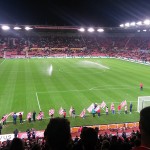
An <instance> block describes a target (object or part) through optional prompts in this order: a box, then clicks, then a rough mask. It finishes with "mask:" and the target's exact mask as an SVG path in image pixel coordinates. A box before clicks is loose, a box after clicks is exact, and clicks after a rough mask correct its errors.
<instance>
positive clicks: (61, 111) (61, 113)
mask: <svg viewBox="0 0 150 150" xmlns="http://www.w3.org/2000/svg"><path fill="white" fill-rule="evenodd" d="M63 111H64V110H63V109H62V107H60V109H59V114H60V115H63Z"/></svg>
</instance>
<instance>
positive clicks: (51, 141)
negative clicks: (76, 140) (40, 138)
mask: <svg viewBox="0 0 150 150" xmlns="http://www.w3.org/2000/svg"><path fill="white" fill-rule="evenodd" d="M44 137H45V139H46V144H47V145H48V147H49V149H50V150H68V149H70V143H71V133H70V122H69V121H68V120H67V119H65V118H51V119H50V122H49V124H48V125H47V128H46V129H45V132H44Z"/></svg>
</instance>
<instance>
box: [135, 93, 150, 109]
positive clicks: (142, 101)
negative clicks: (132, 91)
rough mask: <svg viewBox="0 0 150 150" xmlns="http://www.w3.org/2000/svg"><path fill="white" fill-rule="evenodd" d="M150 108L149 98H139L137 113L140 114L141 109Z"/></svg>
mask: <svg viewBox="0 0 150 150" xmlns="http://www.w3.org/2000/svg"><path fill="white" fill-rule="evenodd" d="M147 106H150V96H139V97H138V105H137V111H138V112H140V111H141V110H142V109H143V108H145V107H147Z"/></svg>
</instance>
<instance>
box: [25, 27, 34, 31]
mask: <svg viewBox="0 0 150 150" xmlns="http://www.w3.org/2000/svg"><path fill="white" fill-rule="evenodd" d="M31 29H33V28H31V27H25V30H27V31H28V30H31Z"/></svg>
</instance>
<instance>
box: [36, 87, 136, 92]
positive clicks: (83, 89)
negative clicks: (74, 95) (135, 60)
mask: <svg viewBox="0 0 150 150" xmlns="http://www.w3.org/2000/svg"><path fill="white" fill-rule="evenodd" d="M131 88H132V89H134V87H124V88H107V89H105V88H103V89H92V88H90V89H83V90H64V91H45V92H44V91H43V92H37V93H66V92H83V91H105V90H118V89H122V90H123V89H131ZM135 89H136V88H135Z"/></svg>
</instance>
